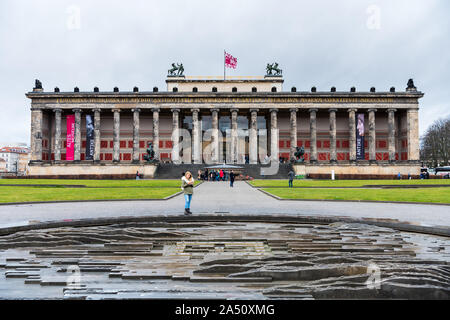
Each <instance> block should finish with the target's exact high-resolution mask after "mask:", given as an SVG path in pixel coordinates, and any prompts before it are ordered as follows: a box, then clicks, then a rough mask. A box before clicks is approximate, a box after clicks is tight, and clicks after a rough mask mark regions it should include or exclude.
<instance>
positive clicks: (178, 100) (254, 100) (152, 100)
mask: <svg viewBox="0 0 450 320" xmlns="http://www.w3.org/2000/svg"><path fill="white" fill-rule="evenodd" d="M33 103H49V104H51V103H56V104H96V103H98V104H127V103H132V104H136V103H149V104H164V103H174V104H191V103H192V104H195V103H199V104H201V103H242V104H258V103H270V104H273V103H281V104H282V103H287V104H292V103H299V104H308V103H318V104H320V103H323V104H327V103H337V104H339V103H345V104H348V103H367V104H395V103H402V104H405V103H406V104H409V103H412V104H417V103H418V99H417V98H402V97H380V98H376V97H355V98H345V97H343V98H339V97H336V98H330V97H261V98H258V97H148V98H146V97H123V98H122V97H121V98H114V97H95V98H72V97H69V98H53V99H51V98H36V97H33Z"/></svg>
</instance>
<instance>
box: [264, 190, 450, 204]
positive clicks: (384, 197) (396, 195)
mask: <svg viewBox="0 0 450 320" xmlns="http://www.w3.org/2000/svg"><path fill="white" fill-rule="evenodd" d="M263 190H264V191H267V192H269V193H271V194H273V195H276V196H278V197H280V198H283V199H317V200H366V201H393V202H432V203H450V188H423V189H420V188H418V189H327V188H324V189H322V188H317V189H308V188H305V189H303V188H301V189H300V188H297V189H295V188H263Z"/></svg>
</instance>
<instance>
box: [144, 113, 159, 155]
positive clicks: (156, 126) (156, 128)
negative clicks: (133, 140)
mask: <svg viewBox="0 0 450 320" xmlns="http://www.w3.org/2000/svg"><path fill="white" fill-rule="evenodd" d="M159 111H160V109H159V108H153V109H152V112H153V151H155V159H156V160H160V158H159ZM145 147H146V148H147V146H145Z"/></svg>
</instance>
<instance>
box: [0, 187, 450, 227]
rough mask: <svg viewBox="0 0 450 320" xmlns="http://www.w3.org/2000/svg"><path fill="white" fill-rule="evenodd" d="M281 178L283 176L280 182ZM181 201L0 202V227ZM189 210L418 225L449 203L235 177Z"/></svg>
mask: <svg viewBox="0 0 450 320" xmlns="http://www.w3.org/2000/svg"><path fill="white" fill-rule="evenodd" d="M286 183H287V181H286ZM149 192H151V189H149ZM183 209H184V200H183V196H182V195H178V196H176V197H174V198H172V199H170V200H156V201H99V202H73V203H48V204H29V205H28V204H25V205H2V206H0V226H9V225H17V224H23V223H28V222H29V221H49V220H63V219H87V218H100V217H118V216H148V215H161V214H167V215H179V214H182V213H183ZM191 209H192V211H193V212H194V214H199V215H201V214H211V213H229V214H241V213H242V214H258V215H265V214H268V215H270V214H288V215H299V216H342V217H351V218H376V219H394V220H398V221H400V222H409V223H413V224H420V225H423V226H440V227H449V226H450V206H445V205H424V204H394V203H362V202H333V201H285V200H283V201H280V200H277V199H274V198H272V197H270V196H268V195H266V194H264V193H262V192H261V191H259V190H257V189H255V188H252V187H251V186H249V185H248V184H247V183H245V182H236V183H235V187H234V188H230V187H229V184H228V183H227V182H206V183H203V184H201V185H200V186H198V187H197V188H196V189H195V192H194V198H193V202H192V208H191Z"/></svg>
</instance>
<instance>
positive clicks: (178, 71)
mask: <svg viewBox="0 0 450 320" xmlns="http://www.w3.org/2000/svg"><path fill="white" fill-rule="evenodd" d="M183 73H184V67H183V64H182V63H172V68H171V69H169V70H168V76H169V77H182V76H184V74H183Z"/></svg>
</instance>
